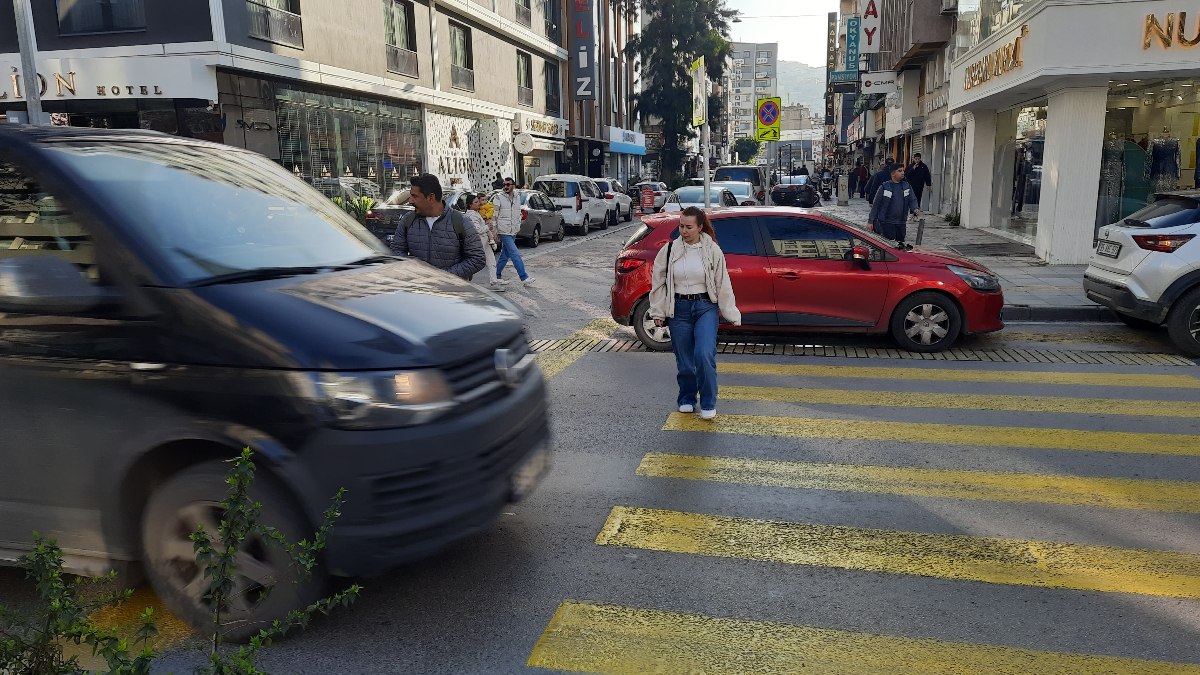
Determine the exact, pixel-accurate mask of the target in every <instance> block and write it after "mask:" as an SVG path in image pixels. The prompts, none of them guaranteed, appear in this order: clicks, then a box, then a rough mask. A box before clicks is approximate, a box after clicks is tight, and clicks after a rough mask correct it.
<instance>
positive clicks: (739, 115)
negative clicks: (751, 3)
mask: <svg viewBox="0 0 1200 675" xmlns="http://www.w3.org/2000/svg"><path fill="white" fill-rule="evenodd" d="M732 81H733V120H734V122H733V131H734V136H735V137H736V138H747V137H749V138H753V137H754V115H755V108H756V102H757V100H758V99H760V98H768V97H771V96H778V95H779V43H777V42H765V43H760V42H734V43H733V77H732Z"/></svg>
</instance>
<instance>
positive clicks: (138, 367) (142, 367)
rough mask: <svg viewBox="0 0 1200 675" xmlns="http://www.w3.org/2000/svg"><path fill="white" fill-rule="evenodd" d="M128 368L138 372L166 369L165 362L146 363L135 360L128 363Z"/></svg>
mask: <svg viewBox="0 0 1200 675" xmlns="http://www.w3.org/2000/svg"><path fill="white" fill-rule="evenodd" d="M129 369H130V370H133V371H136V372H139V373H152V372H155V371H159V370H166V369H167V364H165V363H146V362H144V361H135V362H134V363H131V364H129Z"/></svg>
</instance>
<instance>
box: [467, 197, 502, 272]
mask: <svg viewBox="0 0 1200 675" xmlns="http://www.w3.org/2000/svg"><path fill="white" fill-rule="evenodd" d="M466 201H467V213H466V216H467V220H468V221H470V223H471V225H472V226H473V227H474V228H475V232H476V234H478V235H479V241H480V242H481V243H482V244H483V256H484V258H485V259H486V260H485V263H484V266H483V269H481V270H479V271H478V272H476V273H475V276H473V277H471V281H473V282H475V283H477V284H484V283H489V282H490V281H491V279H493V278H494V277H493V276H492V270H494V269H496V249H497V248H499V246H500V244H499V242H498V241H497V237H496V229H495V228H496V225H495V223H496V221H495V220H492V219H486V218H484V217H483V212H482V210H483V205H484V204H486V203H487V201H486V200H485V199H484V198H483V195H481V194H474V193H471V194H468V195H467V199H466ZM495 290H498V291H503V290H505V288H504V287H503V286H500V287H498V288H496V289H495Z"/></svg>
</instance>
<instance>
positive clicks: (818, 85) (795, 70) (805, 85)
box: [779, 61, 825, 113]
mask: <svg viewBox="0 0 1200 675" xmlns="http://www.w3.org/2000/svg"><path fill="white" fill-rule="evenodd" d="M779 96H780V97H781V98H783V103H784V105H787V104H789V103H803V104H804V105H807V106H808V107H809V108H810V109H811V110H812V111H813V113H818V112H820V111H822V110H824V109H825V69H824V68H821V67H817V66H810V65H807V64H804V63H799V62H796V61H780V62H779Z"/></svg>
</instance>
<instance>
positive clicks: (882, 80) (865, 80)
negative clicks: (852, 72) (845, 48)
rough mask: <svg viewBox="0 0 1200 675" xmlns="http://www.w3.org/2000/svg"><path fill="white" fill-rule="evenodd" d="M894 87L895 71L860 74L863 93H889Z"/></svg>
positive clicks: (895, 84)
mask: <svg viewBox="0 0 1200 675" xmlns="http://www.w3.org/2000/svg"><path fill="white" fill-rule="evenodd" d="M896 87H897V82H896V73H893V72H891V71H890V70H885V71H883V72H880V73H863V74H862V93H864V94H891V93H893V92H895V91H896Z"/></svg>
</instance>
